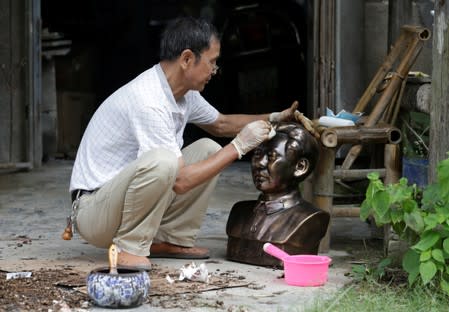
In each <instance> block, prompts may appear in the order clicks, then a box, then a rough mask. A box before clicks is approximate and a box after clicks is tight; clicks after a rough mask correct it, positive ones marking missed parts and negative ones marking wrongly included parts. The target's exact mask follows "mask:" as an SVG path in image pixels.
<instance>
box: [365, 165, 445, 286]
mask: <svg viewBox="0 0 449 312" xmlns="http://www.w3.org/2000/svg"><path fill="white" fill-rule="evenodd" d="M437 176H438V181H437V182H436V183H434V184H429V185H427V186H425V187H423V188H421V187H418V186H417V185H416V184H413V185H409V183H408V180H407V178H405V177H403V178H401V179H400V180H399V182H398V183H394V184H389V185H384V183H383V182H382V180H380V178H379V175H378V174H377V173H370V174H369V175H368V179H369V185H368V188H367V190H366V197H365V200H364V201H363V202H362V205H361V209H360V218H361V219H362V220H366V219H367V218H368V217H369V216H372V217H373V218H374V220H375V222H376V225H377V226H383V225H390V226H391V227H392V229H393V230H394V232H395V233H396V234H397V235H398V236H399V238H400V239H402V240H404V241H405V242H406V243H407V246H408V247H407V251H406V252H405V254H403V256H402V259H401V260H402V261H401V263H402V267H403V269H404V270H405V271H406V272H407V273H408V282H409V284H411V285H412V284H414V283H417V282H422V283H423V284H424V285H426V284H429V283H431V284H434V285H437V286H438V287H440V288H441V289H442V290H443V291H444V292H445V293H447V294H449V158H448V159H445V160H442V161H441V162H439V164H438V166H437Z"/></svg>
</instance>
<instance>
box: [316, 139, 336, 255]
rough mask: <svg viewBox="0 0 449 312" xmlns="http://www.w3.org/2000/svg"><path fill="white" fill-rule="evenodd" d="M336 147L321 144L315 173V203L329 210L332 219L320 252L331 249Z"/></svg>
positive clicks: (318, 206) (320, 207)
mask: <svg viewBox="0 0 449 312" xmlns="http://www.w3.org/2000/svg"><path fill="white" fill-rule="evenodd" d="M335 153H336V150H335V149H334V148H327V147H324V146H321V150H320V157H319V162H318V164H319V165H318V167H317V168H316V169H315V173H314V192H313V204H314V205H315V206H316V207H317V208H319V209H321V210H324V211H327V212H329V214H330V215H331V219H330V221H329V226H328V227H327V232H326V235H325V236H324V237H323V239H322V240H321V244H320V248H319V252H328V251H329V249H330V228H331V224H332V205H333V203H332V201H333V193H334V178H333V172H334V168H335Z"/></svg>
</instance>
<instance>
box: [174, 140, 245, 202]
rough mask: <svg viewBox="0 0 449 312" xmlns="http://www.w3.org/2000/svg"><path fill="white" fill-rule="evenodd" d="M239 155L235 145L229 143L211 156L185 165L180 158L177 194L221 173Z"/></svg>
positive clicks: (176, 183)
mask: <svg viewBox="0 0 449 312" xmlns="http://www.w3.org/2000/svg"><path fill="white" fill-rule="evenodd" d="M238 157H239V153H238V152H237V150H236V149H235V147H234V146H233V145H232V144H227V145H226V146H225V147H223V148H222V149H220V150H219V151H218V152H216V153H215V154H213V155H211V156H210V157H209V158H207V159H205V160H202V161H199V162H197V163H194V164H191V165H187V166H186V165H184V161H183V160H182V158H180V160H179V163H180V168H179V171H178V176H177V177H176V182H175V185H174V186H173V191H174V192H175V193H176V194H184V193H186V192H187V191H189V190H191V189H193V188H194V187H195V186H198V185H200V184H201V183H204V182H206V181H207V180H209V179H211V178H213V177H214V176H216V175H217V174H219V173H220V172H221V171H222V170H223V169H224V168H226V167H227V166H229V165H230V164H231V163H232V162H234V161H235V160H236V159H237V158H238Z"/></svg>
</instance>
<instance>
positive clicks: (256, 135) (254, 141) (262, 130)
mask: <svg viewBox="0 0 449 312" xmlns="http://www.w3.org/2000/svg"><path fill="white" fill-rule="evenodd" d="M272 128H273V127H272V126H271V124H270V123H269V122H267V121H264V120H257V121H253V122H251V123H249V124H247V125H246V126H245V127H244V128H243V129H242V130H241V131H240V132H239V133H238V134H237V136H236V137H235V138H234V140H232V141H231V144H232V145H234V147H235V149H236V150H237V152H238V153H239V159H241V158H242V156H243V155H245V154H246V153H248V152H249V151H251V150H252V149H254V148H256V147H257V146H258V145H259V144H260V143H262V142H263V141H265V140H267V139H270V138H271V137H273V136H274V134H275V132H274V130H273V129H272Z"/></svg>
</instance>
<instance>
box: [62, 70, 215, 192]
mask: <svg viewBox="0 0 449 312" xmlns="http://www.w3.org/2000/svg"><path fill="white" fill-rule="evenodd" d="M217 118H218V111H217V110H216V109H215V108H214V107H213V106H211V105H210V104H209V103H208V102H207V101H206V100H205V99H204V98H203V97H202V96H201V94H200V93H199V92H198V91H189V92H187V93H186V94H185V96H184V97H183V98H182V99H180V100H179V101H178V102H176V101H175V99H174V97H173V93H172V92H171V88H170V86H169V84H168V81H167V79H166V77H165V75H164V72H163V70H162V68H161V67H160V65H159V64H157V65H155V66H153V67H152V68H150V69H148V70H147V71H145V72H143V73H142V74H140V75H139V76H137V77H136V78H135V79H134V80H132V81H130V82H129V83H127V84H126V85H124V86H123V87H121V88H120V89H118V90H117V91H115V92H114V93H113V94H112V95H111V96H109V97H108V98H107V99H106V100H105V101H104V102H103V103H102V104H101V105H100V107H98V109H97V111H96V112H95V113H94V115H93V116H92V119H91V120H90V122H89V124H88V126H87V128H86V130H85V132H84V135H83V138H82V140H81V143H80V146H79V148H78V152H77V155H76V159H75V163H74V166H73V171H72V177H71V181H70V191H73V190H75V189H86V190H94V189H97V188H99V187H101V186H102V185H103V184H104V183H106V182H107V181H109V180H110V179H111V178H113V177H114V176H115V175H116V174H118V173H119V172H120V171H121V170H122V169H123V168H124V167H125V166H126V165H127V164H129V163H130V162H131V161H133V160H135V159H137V158H138V157H139V156H141V155H142V154H143V153H145V152H147V151H150V150H151V149H153V148H156V147H164V148H166V149H168V150H170V151H173V153H175V155H176V156H177V157H181V148H182V145H183V143H184V141H183V132H184V129H185V126H186V124H187V123H195V124H210V123H212V122H214V121H215V120H216V119H217Z"/></svg>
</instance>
